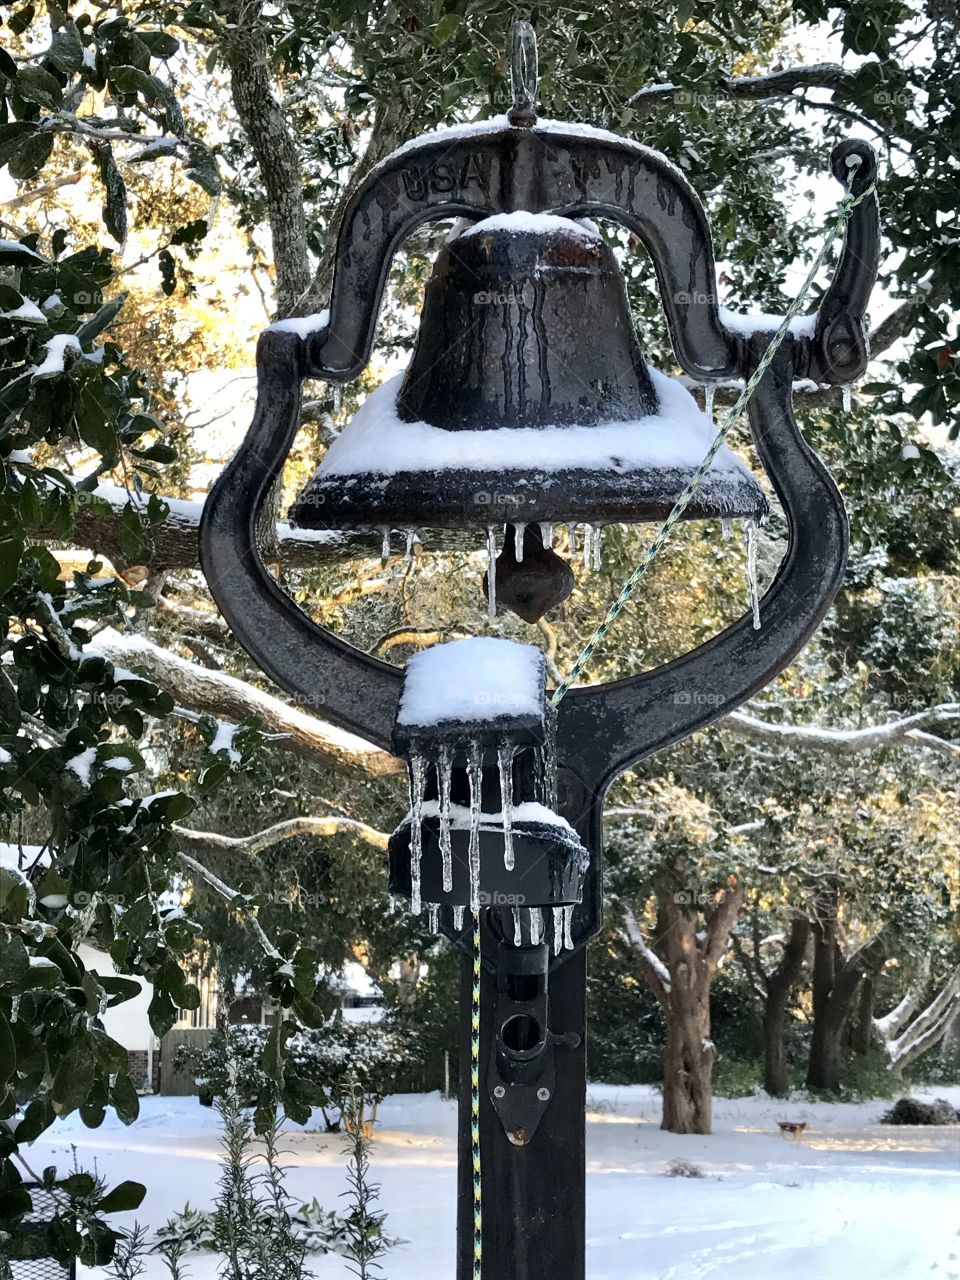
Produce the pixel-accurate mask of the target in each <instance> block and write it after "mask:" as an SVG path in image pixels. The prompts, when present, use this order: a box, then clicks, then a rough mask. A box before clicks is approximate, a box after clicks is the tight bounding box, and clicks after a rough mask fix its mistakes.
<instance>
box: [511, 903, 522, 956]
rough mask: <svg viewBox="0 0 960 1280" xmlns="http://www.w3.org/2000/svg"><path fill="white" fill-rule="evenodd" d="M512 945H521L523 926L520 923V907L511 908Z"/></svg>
mask: <svg viewBox="0 0 960 1280" xmlns="http://www.w3.org/2000/svg"><path fill="white" fill-rule="evenodd" d="M513 945H514V946H515V947H522V946H523V927H522V925H521V923H520V908H519V907H514V908H513Z"/></svg>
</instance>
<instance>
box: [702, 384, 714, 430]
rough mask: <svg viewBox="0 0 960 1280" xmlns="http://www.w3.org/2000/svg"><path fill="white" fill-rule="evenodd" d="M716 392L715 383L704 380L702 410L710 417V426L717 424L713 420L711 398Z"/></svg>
mask: <svg viewBox="0 0 960 1280" xmlns="http://www.w3.org/2000/svg"><path fill="white" fill-rule="evenodd" d="M716 394H717V384H716V383H715V382H705V383H704V384H703V412H704V413H705V414H706V415H707V417H708V418H709V419H710V425H711V426H712V427H715V426H716V425H717V424H716V423H715V422H714V420H713V398H714V396H715V395H716Z"/></svg>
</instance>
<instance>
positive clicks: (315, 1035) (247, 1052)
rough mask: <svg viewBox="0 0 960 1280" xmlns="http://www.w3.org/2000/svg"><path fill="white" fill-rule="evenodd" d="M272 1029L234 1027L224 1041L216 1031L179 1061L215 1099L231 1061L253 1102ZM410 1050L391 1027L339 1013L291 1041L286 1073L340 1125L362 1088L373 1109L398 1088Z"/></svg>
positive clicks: (243, 1093) (245, 1097) (244, 1095)
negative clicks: (353, 1096)
mask: <svg viewBox="0 0 960 1280" xmlns="http://www.w3.org/2000/svg"><path fill="white" fill-rule="evenodd" d="M269 1031H270V1028H269V1027H254V1026H233V1027H230V1028H229V1029H228V1031H227V1033H226V1041H227V1042H226V1044H225V1043H224V1037H223V1036H222V1035H217V1036H215V1037H214V1038H213V1040H212V1041H211V1043H210V1045H209V1047H208V1048H206V1049H200V1050H191V1049H189V1048H187V1047H185V1046H182V1047H181V1048H180V1050H178V1062H179V1063H180V1064H183V1065H188V1066H190V1067H191V1068H192V1070H193V1073H194V1077H195V1079H196V1081H197V1085H198V1087H199V1089H200V1091H201V1093H203V1094H209V1095H212V1096H213V1097H221V1096H223V1094H224V1092H225V1091H226V1089H227V1085H228V1079H227V1071H228V1063H232V1064H233V1069H234V1070H235V1072H236V1089H237V1093H238V1095H239V1097H240V1098H241V1099H242V1101H243V1102H244V1103H245V1104H246V1105H253V1103H254V1102H255V1101H256V1099H257V1098H258V1097H259V1095H260V1093H261V1090H262V1089H263V1087H264V1085H265V1084H266V1075H265V1073H264V1069H263V1065H262V1058H263V1051H264V1047H265V1045H266V1043H267V1037H268V1035H269ZM408 1053H409V1045H408V1044H405V1043H401V1040H400V1037H399V1036H398V1035H397V1034H396V1032H394V1031H392V1030H391V1029H390V1028H388V1027H384V1026H382V1025H381V1024H378V1023H370V1022H345V1021H344V1020H343V1019H342V1018H339V1017H338V1018H334V1019H332V1020H331V1021H330V1022H328V1023H326V1024H325V1025H324V1026H322V1027H317V1028H313V1029H306V1028H305V1029H304V1030H303V1031H301V1032H299V1034H298V1035H296V1036H294V1037H293V1038H292V1039H291V1040H289V1041H288V1043H287V1046H286V1062H285V1072H286V1075H287V1077H288V1078H289V1079H292V1080H294V1081H296V1083H297V1085H298V1091H299V1092H300V1093H301V1094H302V1096H303V1097H304V1099H305V1100H306V1101H307V1102H309V1103H310V1105H312V1106H315V1107H319V1108H320V1109H321V1110H322V1111H323V1113H324V1117H325V1119H326V1121H327V1124H328V1126H329V1127H330V1128H337V1127H338V1122H339V1113H340V1111H341V1110H342V1106H343V1101H344V1099H345V1098H346V1097H347V1096H348V1095H350V1094H351V1092H352V1091H353V1090H354V1089H358V1090H359V1092H360V1093H361V1094H362V1095H363V1097H364V1099H365V1100H366V1103H367V1105H368V1106H373V1107H375V1106H376V1104H377V1103H378V1102H380V1100H381V1099H382V1098H384V1097H386V1096H387V1094H388V1093H390V1092H391V1091H392V1089H393V1088H394V1087H395V1083H396V1080H397V1078H398V1076H399V1074H400V1072H401V1071H402V1069H403V1067H404V1064H405V1061H406V1058H407V1055H408ZM331 1112H333V1113H335V1114H334V1115H332V1116H331V1114H330V1113H331Z"/></svg>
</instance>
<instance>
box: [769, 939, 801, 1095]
mask: <svg viewBox="0 0 960 1280" xmlns="http://www.w3.org/2000/svg"><path fill="white" fill-rule="evenodd" d="M809 938H810V921H809V920H806V919H803V918H801V917H797V918H796V919H795V920H793V921H792V922H791V925H790V934H789V936H788V938H787V941H786V943H785V944H784V948H783V956H782V958H781V960H780V963H779V965H778V966H777V968H776V969H775V970H774V972H773V973H772V974H770V976H769V977H768V978H767V979H766V986H767V997H766V1000H765V1002H764V1008H763V1087H764V1089H765V1090H766V1091H767V1093H769V1094H770V1095H771V1097H774V1098H783V1097H785V1096H786V1095H787V1093H788V1092H789V1088H790V1085H789V1081H788V1079H787V1055H786V1050H785V1048H784V1043H783V1037H784V1032H785V1030H786V1024H787V1005H788V1004H789V1001H790V993H791V992H792V990H793V988H794V986H795V985H796V982H797V979H798V978H799V977H800V971H801V969H802V968H803V958H804V955H805V954H806V950H807V942H808V941H809Z"/></svg>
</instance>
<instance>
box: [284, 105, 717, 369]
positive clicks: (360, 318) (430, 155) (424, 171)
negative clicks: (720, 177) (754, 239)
mask: <svg viewBox="0 0 960 1280" xmlns="http://www.w3.org/2000/svg"><path fill="white" fill-rule="evenodd" d="M516 211H528V212H531V213H542V212H552V213H557V214H560V215H564V216H566V215H568V214H569V215H571V216H574V215H575V214H576V213H580V214H584V215H586V214H588V213H596V214H597V215H598V216H602V217H611V218H614V219H615V220H617V221H619V222H621V223H623V224H624V225H625V226H628V227H629V228H630V229H631V230H632V231H633V232H634V233H635V234H636V235H637V236H638V237H639V238H640V240H641V241H642V242H643V243H644V244H645V245H646V247H647V249H648V250H649V252H650V255H651V257H652V259H653V262H654V265H655V267H656V270H657V275H658V279H659V282H660V288H661V294H662V298H663V305H664V309H665V311H666V313H667V317H668V320H669V323H670V328H671V333H672V336H673V341H674V345H675V348H676V351H677V355H678V359H679V360H680V363H681V364H682V365H683V367H684V369H685V370H686V371H687V372H688V373H689V374H690V375H691V376H692V377H701V378H719V377H724V376H729V375H731V374H733V373H734V372H735V368H736V365H735V354H736V340H735V337H734V335H732V334H729V333H727V332H726V331H725V330H724V329H723V326H722V324H721V323H720V316H719V311H718V309H717V299H716V271H715V267H714V259H713V249H712V245H711V239H710V229H709V226H708V224H707V220H706V217H705V215H704V212H703V208H702V207H701V205H700V202H699V200H698V198H697V196H696V193H695V192H694V190H693V188H692V187H691V186H690V184H689V183H688V182H687V180H686V178H685V177H684V176H683V174H682V173H681V172H680V170H679V169H677V168H676V167H675V166H674V165H672V164H671V163H670V162H669V161H668V160H667V159H666V158H665V157H664V156H661V155H659V154H658V153H657V152H655V151H651V150H650V149H649V148H647V147H642V146H640V145H639V144H638V143H634V142H629V141H627V140H625V139H622V138H618V137H617V136H616V135H615V134H607V133H602V132H601V131H599V130H593V131H586V132H583V131H578V130H577V128H576V127H575V126H572V125H570V126H562V125H555V124H551V123H550V122H546V123H541V124H539V125H536V126H534V127H522V126H510V125H507V126H505V127H504V126H499V127H496V128H494V129H489V128H484V127H483V126H477V128H476V129H474V130H472V131H470V132H464V131H462V130H448V131H446V132H445V133H441V134H439V135H437V137H436V139H430V138H428V139H426V140H425V141H423V142H421V143H416V144H413V145H408V146H406V147H401V148H400V149H399V150H398V151H396V152H394V153H393V155H391V156H388V157H387V159H386V160H384V161H383V162H382V163H381V164H380V165H378V166H377V168H376V169H374V170H373V171H372V172H371V173H370V174H369V175H368V177H367V178H366V180H365V181H364V182H363V184H362V185H361V186H360V187H359V189H358V190H357V192H356V194H355V195H354V197H353V199H352V200H351V202H350V205H349V207H348V208H347V210H346V213H345V215H344V219H343V223H342V226H341V231H340V235H339V238H338V241H337V253H336V267H335V270H334V279H333V288H332V294H331V302H330V320H329V324H328V325H327V326H326V327H325V328H323V329H321V330H318V331H317V332H316V333H314V334H312V335H311V336H310V337H309V338H308V339H307V345H306V351H307V368H306V374H307V376H312V377H318V378H326V379H330V380H333V381H345V380H348V379H350V378H353V377H356V375H357V374H358V373H359V372H360V371H361V370H362V369H363V367H364V366H365V364H366V363H367V361H368V359H369V357H370V351H371V347H372V344H373V335H374V329H375V326H376V320H377V314H378V311H379V308H380V301H381V298H382V294H383V288H384V283H385V281H386V276H387V271H388V269H389V265H390V261H391V259H392V257H393V255H394V253H395V252H396V250H397V248H398V247H399V245H400V244H401V242H402V241H403V240H404V239H405V238H406V237H407V236H408V235H409V234H410V233H411V231H413V230H414V229H415V228H416V227H417V226H419V225H421V224H422V223H424V222H429V221H437V220H441V219H449V218H455V217H469V218H473V219H479V218H484V217H487V216H489V215H490V214H494V213H509V212H516Z"/></svg>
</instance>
